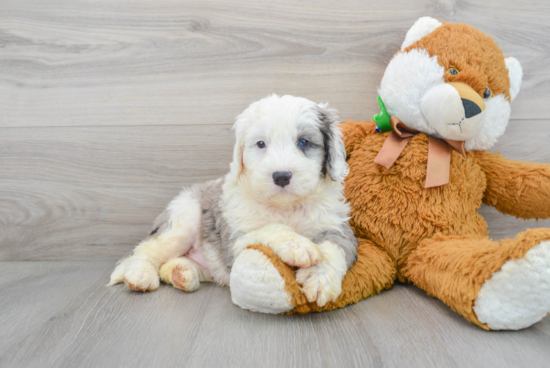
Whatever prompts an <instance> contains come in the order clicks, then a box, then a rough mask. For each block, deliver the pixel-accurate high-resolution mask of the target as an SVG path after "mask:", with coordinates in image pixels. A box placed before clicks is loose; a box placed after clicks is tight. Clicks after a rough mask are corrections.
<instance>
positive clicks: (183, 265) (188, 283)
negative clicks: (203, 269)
mask: <svg viewBox="0 0 550 368" xmlns="http://www.w3.org/2000/svg"><path fill="white" fill-rule="evenodd" d="M159 273H160V278H161V280H162V281H163V282H165V283H167V284H171V285H173V286H174V287H175V288H176V289H180V290H183V291H186V292H188V293H191V292H193V291H195V290H197V289H198V288H199V286H200V278H199V272H198V271H197V268H196V266H194V265H193V264H192V262H191V261H189V260H188V259H186V258H184V257H180V258H173V259H171V260H169V261H168V262H166V263H165V264H163V265H162V266H161V267H160V272H159Z"/></svg>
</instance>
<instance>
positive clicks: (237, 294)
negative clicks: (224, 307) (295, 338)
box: [230, 238, 397, 313]
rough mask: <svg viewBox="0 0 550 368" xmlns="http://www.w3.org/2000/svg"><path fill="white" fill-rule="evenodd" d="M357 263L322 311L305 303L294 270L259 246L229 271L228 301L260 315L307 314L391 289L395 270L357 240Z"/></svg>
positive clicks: (377, 251)
mask: <svg viewBox="0 0 550 368" xmlns="http://www.w3.org/2000/svg"><path fill="white" fill-rule="evenodd" d="M357 256H358V257H357V261H356V262H355V264H354V265H353V266H352V267H351V268H350V269H349V270H348V272H347V273H346V275H345V276H344V280H343V281H342V292H341V294H340V296H339V297H338V298H337V299H336V301H334V302H329V303H327V304H325V305H324V306H323V307H322V308H321V307H319V306H318V305H317V304H316V303H309V302H308V301H307V298H306V297H305V295H304V294H302V290H301V289H302V288H301V286H300V285H299V284H298V283H297V282H296V272H295V270H294V269H293V268H292V267H290V266H288V265H287V264H285V263H284V262H283V261H282V260H281V259H280V258H279V257H277V256H276V255H275V253H274V252H273V250H271V249H270V248H268V247H264V246H261V245H253V246H249V247H248V248H247V249H244V250H243V251H242V253H240V254H239V256H238V257H237V259H236V260H235V263H234V264H233V267H232V269H231V279H230V288H231V299H232V300H233V303H235V304H236V305H238V306H240V307H241V308H244V309H249V310H253V311H259V312H264V313H283V312H291V313H309V312H320V311H324V310H333V309H336V308H342V307H344V306H346V305H348V304H353V303H357V302H358V301H360V300H362V299H364V298H366V297H369V296H372V295H375V294H378V293H379V292H380V291H382V290H384V289H388V288H390V287H391V286H392V285H393V282H394V280H395V277H396V272H397V271H396V267H395V265H394V262H393V261H392V259H391V258H390V256H389V255H388V254H387V253H386V252H385V251H383V250H382V249H380V248H379V247H377V246H376V245H375V244H374V243H373V242H371V241H369V240H366V239H362V238H359V247H358V248H357Z"/></svg>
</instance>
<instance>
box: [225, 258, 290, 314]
mask: <svg viewBox="0 0 550 368" xmlns="http://www.w3.org/2000/svg"><path fill="white" fill-rule="evenodd" d="M258 280H261V282H258ZM231 300H232V301H233V303H234V304H235V305H238V306H239V307H241V308H243V309H248V310H251V311H253V312H262V313H283V312H288V311H290V310H291V309H293V308H294V306H293V305H292V304H290V301H291V296H290V294H288V292H286V291H285V280H284V279H283V278H282V277H281V274H280V273H279V271H277V269H276V268H275V267H274V266H273V264H272V263H271V261H270V260H269V259H268V258H267V257H266V256H265V255H264V254H263V253H261V252H259V251H257V250H254V249H245V250H243V251H242V253H241V254H240V255H239V257H237V259H236V260H235V262H234V263H233V267H232V269H231Z"/></svg>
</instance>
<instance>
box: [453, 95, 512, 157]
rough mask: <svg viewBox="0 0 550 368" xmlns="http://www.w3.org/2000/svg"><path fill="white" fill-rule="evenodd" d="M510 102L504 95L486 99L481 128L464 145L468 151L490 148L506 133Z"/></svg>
mask: <svg viewBox="0 0 550 368" xmlns="http://www.w3.org/2000/svg"><path fill="white" fill-rule="evenodd" d="M511 111H512V109H511V107H510V102H508V100H507V99H506V97H504V95H498V96H495V97H491V98H490V99H488V100H486V101H485V111H484V112H483V114H484V115H485V116H484V119H483V122H482V123H481V125H482V126H481V130H480V131H479V133H477V135H475V136H474V137H473V138H471V139H468V140H467V141H466V143H465V144H464V147H465V148H466V150H468V151H479V150H488V149H489V148H491V147H493V145H494V144H495V143H496V142H497V140H498V139H499V138H500V137H501V136H502V135H503V134H504V131H505V130H506V127H507V126H508V121H509V120H510V112H511Z"/></svg>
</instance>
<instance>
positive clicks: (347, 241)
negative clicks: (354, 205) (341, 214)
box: [313, 222, 359, 270]
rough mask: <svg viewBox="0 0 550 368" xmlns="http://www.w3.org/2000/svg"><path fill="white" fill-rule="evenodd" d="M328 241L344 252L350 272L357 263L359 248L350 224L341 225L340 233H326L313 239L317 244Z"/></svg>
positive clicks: (332, 231) (333, 231)
mask: <svg viewBox="0 0 550 368" xmlns="http://www.w3.org/2000/svg"><path fill="white" fill-rule="evenodd" d="M326 240H328V241H330V242H331V243H332V244H334V245H337V246H339V247H340V248H342V249H343V250H344V253H345V255H346V266H347V267H348V270H349V269H350V267H351V266H353V264H354V263H355V261H357V247H358V246H359V241H358V240H357V238H356V237H355V234H354V233H353V230H352V229H351V227H350V226H349V223H347V222H345V223H343V224H341V225H340V231H335V230H329V231H325V232H324V233H321V234H319V235H317V236H316V237H315V238H313V242H314V243H315V244H321V243H322V242H324V241H326Z"/></svg>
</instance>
